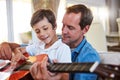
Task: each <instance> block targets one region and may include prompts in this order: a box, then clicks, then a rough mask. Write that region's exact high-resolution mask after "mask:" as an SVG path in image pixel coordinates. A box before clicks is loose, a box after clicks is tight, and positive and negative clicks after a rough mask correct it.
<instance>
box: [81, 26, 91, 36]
mask: <svg viewBox="0 0 120 80" xmlns="http://www.w3.org/2000/svg"><path fill="white" fill-rule="evenodd" d="M89 28H90V26H89V25H87V26H86V27H85V28H84V29H83V30H82V32H83V34H86V33H87V32H88V30H89Z"/></svg>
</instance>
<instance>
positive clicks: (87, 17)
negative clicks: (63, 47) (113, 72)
mask: <svg viewBox="0 0 120 80" xmlns="http://www.w3.org/2000/svg"><path fill="white" fill-rule="evenodd" d="M92 20H93V15H92V13H91V11H90V9H88V8H87V7H86V6H84V5H82V4H78V5H73V6H71V7H68V8H67V11H66V13H65V15H64V17H63V21H62V23H63V27H62V41H63V42H64V43H66V44H67V45H68V46H70V48H71V51H72V62H95V61H99V62H100V57H99V55H98V53H97V52H96V50H95V49H94V48H93V47H92V46H91V45H90V44H89V43H88V42H87V40H86V39H85V36H84V34H85V33H87V32H88V30H89V28H90V25H91V23H92ZM3 53H5V51H4V52H3ZM4 55H8V54H4ZM4 55H3V54H1V55H0V56H1V57H2V56H4ZM4 59H6V58H5V57H4ZM46 66H47V58H45V59H44V60H43V61H42V62H40V63H39V62H38V63H35V64H34V65H33V66H32V67H31V69H30V72H31V74H32V76H34V78H35V79H39V80H42V79H43V80H55V79H61V75H59V74H56V75H54V76H51V75H49V73H48V71H47V67H46ZM37 70H39V71H37ZM64 79H65V78H64ZM96 79H97V75H96V74H85V73H74V74H70V80H96Z"/></svg>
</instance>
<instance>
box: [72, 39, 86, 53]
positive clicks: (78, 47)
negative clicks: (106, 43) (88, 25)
mask: <svg viewBox="0 0 120 80" xmlns="http://www.w3.org/2000/svg"><path fill="white" fill-rule="evenodd" d="M85 43H86V38H85V37H84V38H83V40H82V42H81V43H80V44H79V45H78V46H77V47H76V48H75V49H74V50H73V52H75V53H79V52H80V51H81V49H82V48H83V45H84V44H85ZM73 52H72V53H73Z"/></svg>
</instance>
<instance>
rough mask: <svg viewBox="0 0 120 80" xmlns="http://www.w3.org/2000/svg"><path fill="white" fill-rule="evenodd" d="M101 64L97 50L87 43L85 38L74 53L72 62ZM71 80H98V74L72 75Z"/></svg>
mask: <svg viewBox="0 0 120 80" xmlns="http://www.w3.org/2000/svg"><path fill="white" fill-rule="evenodd" d="M95 61H98V62H100V57H99V55H98V53H97V52H96V50H95V49H94V48H93V47H92V46H91V45H90V44H89V43H88V42H87V40H86V39H85V37H84V38H83V40H82V42H81V43H80V44H79V45H78V46H77V47H76V48H75V49H74V50H73V51H72V62H95ZM70 79H71V80H96V79H97V75H96V74H90V73H89V74H87V73H74V74H70Z"/></svg>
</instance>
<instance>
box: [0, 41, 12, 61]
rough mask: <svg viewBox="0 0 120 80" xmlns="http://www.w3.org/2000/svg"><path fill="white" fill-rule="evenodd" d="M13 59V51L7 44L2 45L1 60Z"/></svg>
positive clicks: (0, 49) (0, 47) (0, 48)
mask: <svg viewBox="0 0 120 80" xmlns="http://www.w3.org/2000/svg"><path fill="white" fill-rule="evenodd" d="M11 58H12V50H11V47H10V45H9V43H7V42H3V43H1V44H0V59H4V60H10V59H11Z"/></svg>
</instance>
